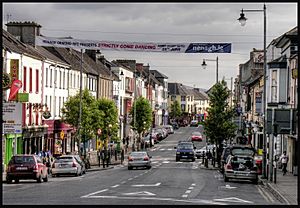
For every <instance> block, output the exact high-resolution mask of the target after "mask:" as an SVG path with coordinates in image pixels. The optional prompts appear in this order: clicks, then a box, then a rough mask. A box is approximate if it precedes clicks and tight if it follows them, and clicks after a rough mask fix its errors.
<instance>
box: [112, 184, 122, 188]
mask: <svg viewBox="0 0 300 208" xmlns="http://www.w3.org/2000/svg"><path fill="white" fill-rule="evenodd" d="M118 186H120V185H119V184H117V185H114V186H111V187H112V188H116V187H118Z"/></svg>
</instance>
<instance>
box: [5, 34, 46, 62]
mask: <svg viewBox="0 0 300 208" xmlns="http://www.w3.org/2000/svg"><path fill="white" fill-rule="evenodd" d="M2 47H3V49H5V50H8V51H11V52H15V53H19V54H24V55H28V56H31V57H34V58H36V59H40V60H43V59H44V57H43V56H42V55H41V54H40V53H38V51H37V50H36V49H35V48H34V47H32V46H30V45H28V44H24V43H22V42H21V41H19V40H18V39H17V38H15V37H14V36H13V35H12V34H10V33H9V32H7V31H5V30H4V29H2Z"/></svg>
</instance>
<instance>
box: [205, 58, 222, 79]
mask: <svg viewBox="0 0 300 208" xmlns="http://www.w3.org/2000/svg"><path fill="white" fill-rule="evenodd" d="M205 61H215V62H216V83H218V76H219V75H218V73H219V58H218V56H217V58H216V59H203V63H202V68H203V69H206V66H207V64H206V62H205Z"/></svg>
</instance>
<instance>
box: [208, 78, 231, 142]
mask: <svg viewBox="0 0 300 208" xmlns="http://www.w3.org/2000/svg"><path fill="white" fill-rule="evenodd" d="M229 95H230V94H229V91H228V89H227V87H226V82H225V81H224V80H222V81H221V82H219V83H217V84H215V85H214V86H213V88H212V91H211V93H210V94H209V95H208V96H209V99H210V108H209V109H208V111H207V112H208V117H207V118H206V120H205V121H204V122H203V125H204V130H205V134H206V136H207V138H209V139H210V141H211V142H212V143H215V144H221V142H222V141H223V140H224V139H225V140H227V139H230V138H232V137H234V136H235V131H236V128H237V127H236V125H235V124H234V123H233V122H232V118H233V117H234V113H235V111H234V109H233V108H230V107H229V104H228V98H229Z"/></svg>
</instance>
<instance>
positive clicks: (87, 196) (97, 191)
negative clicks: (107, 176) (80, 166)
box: [80, 189, 108, 198]
mask: <svg viewBox="0 0 300 208" xmlns="http://www.w3.org/2000/svg"><path fill="white" fill-rule="evenodd" d="M107 190H108V189H103V190H101V191H96V192H93V193H90V194H88V195H85V196H82V197H80V198H87V197H90V196H91V195H95V194H98V193H101V192H104V191H107Z"/></svg>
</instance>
